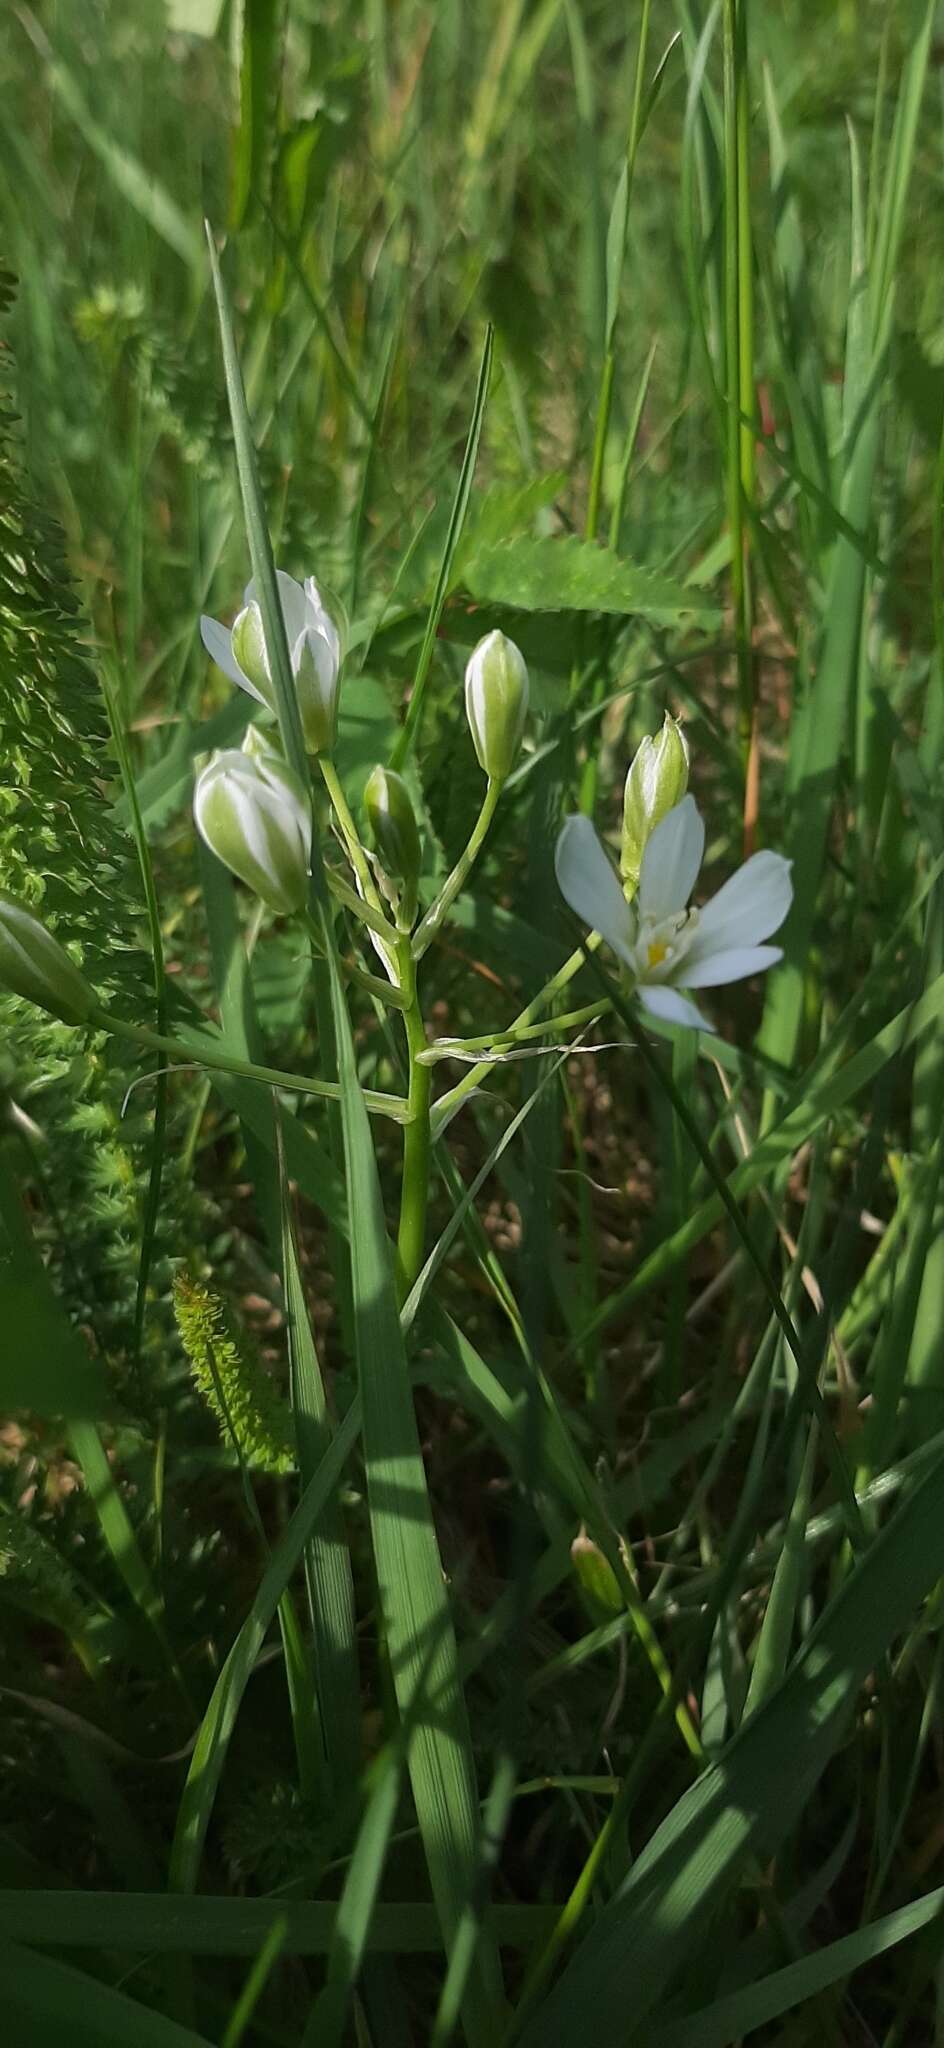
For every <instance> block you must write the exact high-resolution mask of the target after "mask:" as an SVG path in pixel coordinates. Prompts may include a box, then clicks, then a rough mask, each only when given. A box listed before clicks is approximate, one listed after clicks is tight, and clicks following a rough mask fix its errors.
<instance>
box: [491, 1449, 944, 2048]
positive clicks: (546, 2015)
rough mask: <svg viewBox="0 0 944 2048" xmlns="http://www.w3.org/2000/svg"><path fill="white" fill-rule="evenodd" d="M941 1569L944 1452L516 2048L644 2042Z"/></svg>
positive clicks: (690, 1794)
mask: <svg viewBox="0 0 944 2048" xmlns="http://www.w3.org/2000/svg"><path fill="white" fill-rule="evenodd" d="M942 1572H944V1457H941V1458H938V1459H937V1460H936V1461H935V1463H934V1465H933V1467H932V1469H931V1470H930V1472H929V1473H928V1474H927V1476H926V1477H925V1478H924V1479H923V1480H922V1481H921V1483H920V1484H919V1485H918V1486H916V1488H915V1490H914V1492H913V1493H912V1494H911V1495H910V1497H909V1498H908V1499H907V1500H906V1501H905V1502H903V1504H902V1506H901V1507H900V1508H899V1509H898V1511H897V1513H896V1514H895V1516H894V1517H893V1519H892V1520H891V1521H890V1522H889V1523H888V1525H887V1527H886V1528H885V1529H884V1530H883V1531H882V1533H881V1535H880V1536H879V1537H878V1538H877V1539H876V1541H875V1543H874V1544H873V1546H872V1548H871V1549H870V1550H869V1551H867V1552H866V1553H865V1554H864V1556H862V1557H861V1558H860V1559H859V1560H858V1561H857V1563H856V1566H855V1568H854V1570H853V1571H852V1573H851V1575H850V1577H849V1578H848V1579H847V1581H846V1583H845V1585H844V1586H843V1587H842V1589H841V1591H840V1592H839V1593H838V1594H837V1596H836V1598H835V1599H834V1600H833V1601H832V1602H831V1603H830V1605H829V1606H828V1607H827V1608H826V1610H825V1612H824V1614H823V1615H822V1617H821V1619H820V1621H819V1622H818V1624H817V1626H816V1627H815V1628H814V1629H813V1631H812V1633H811V1634H810V1635H809V1637H808V1638H807V1641H806V1643H805V1644H804V1647H803V1649H802V1650H801V1652H800V1654H799V1656H798V1657H797V1658H796V1660H795V1662H794V1664H793V1665H792V1667H791V1669H790V1672H789V1673H788V1675H787V1678H786V1679H785V1680H784V1683H783V1684H782V1685H781V1686H779V1687H778V1689H777V1691H776V1692H775V1693H774V1694H773V1695H772V1696H771V1697H770V1698H769V1699H768V1700H767V1702H766V1704H765V1705H764V1706H762V1707H761V1708H759V1709H758V1711H757V1713H756V1714H754V1715H752V1717H751V1719H750V1720H749V1721H747V1722H746V1723H745V1724H744V1725H743V1726H742V1728H741V1730H740V1731H739V1733H738V1734H737V1735H736V1736H735V1737H734V1740H733V1741H732V1742H731V1743H730V1744H729V1745H728V1747H727V1749H726V1750H725V1752H724V1754H723V1755H722V1756H721V1757H720V1758H719V1760H718V1761H717V1762H716V1763H714V1764H712V1765H711V1766H710V1767H709V1768H708V1770H706V1771H705V1772H704V1773H703V1774H702V1776H701V1777H700V1778H699V1779H698V1780H697V1782H696V1783H695V1784H694V1785H692V1786H691V1787H690V1789H689V1790H688V1791H687V1792H686V1793H685V1794H684V1795H683V1797H682V1798H681V1799H680V1800H679V1801H678V1802H677V1804H676V1805H675V1806H674V1807H673V1809H672V1811H671V1813H670V1814H669V1815H668V1817H667V1819H666V1820H665V1821H663V1823H662V1825H661V1827H659V1828H658V1829H657V1830H656V1833H655V1834H654V1835H653V1837H652V1839H651V1841H650V1842H649V1843H648V1844H647V1846H646V1848H645V1849H644V1850H643V1852H642V1854H641V1856H640V1857H639V1858H638V1860H637V1861H636V1863H635V1864H634V1865H633V1868H632V1870H631V1872H630V1874H629V1876H628V1878H627V1879H626V1880H625V1881H624V1883H623V1884H622V1885H621V1886H620V1888H619V1890H618V1891H617V1892H616V1894H615V1895H614V1897H613V1898H612V1899H611V1900H610V1901H609V1903H608V1905H607V1906H606V1907H605V1908H604V1910H603V1912H602V1913H601V1915H600V1917H599V1919H598V1920H597V1922H596V1925H595V1926H594V1928H593V1930H592V1932H591V1933H590V1934H589V1935H588V1937H587V1939H586V1940H585V1941H584V1942H583V1944H582V1946H581V1947H580V1949H579V1950H578V1951H577V1954H576V1955H575V1957H574V1958H573V1960H572V1962H571V1963H570V1965H569V1967H568V1968H567V1969H566V1970H565V1972H564V1975H563V1977H562V1978H561V1980H560V1982H559V1983H558V1985H557V1986H556V1988H555V1990H554V1991H553V1992H552V1993H551V1996H550V1998H549V1999H548V2000H547V2001H546V2002H545V2004H544V2005H543V2006H542V2007H541V2008H540V2009H539V2011H538V2013H537V2014H536V2015H535V2017H534V2019H533V2021H532V2022H531V2024H530V2025H529V2026H528V2027H527V2028H526V2030H525V2032H524V2034H523V2035H522V2036H521V2048H577V2044H578V2043H582V2042H583V2041H585V2040H586V2038H587V2029H588V2027H591V2028H593V2029H594V2030H595V2031H596V2032H597V2033H598V2034H599V2036H600V2038H602V2039H607V2038H612V2039H614V2040H619V2041H620V2042H627V2043H628V2042H630V2041H636V2040H637V2039H639V2038H640V2029H641V2028H642V2026H643V2025H644V2024H645V2023H646V2022H647V2021H648V2020H649V2018H650V2016H651V2015H652V2013H653V2012H654V2011H655V2010H657V2009H658V2005H659V2001H660V1999H661V1998H662V1996H663V1995H664V1993H665V1992H666V1991H667V1990H668V1989H669V1987H670V1986H671V1984H672V1982H673V1981H674V1980H676V1978H677V1973H678V1971H679V1970H680V1969H681V1968H682V1967H683V1965H684V1962H685V1958H686V1956H687V1955H688V1954H690V1953H691V1951H692V1949H693V1948H694V1946H695V1945H696V1944H697V1942H698V1941H700V1940H701V1939H702V1938H703V1936H704V1934H705V1931H706V1928H707V1926H708V1924H709V1922H710V1921H711V1920H712V1919H713V1918H715V1917H716V1916H717V1913H718V1911H719V1908H720V1907H721V1905H722V1904H723V1902H724V1900H725V1899H726V1898H727V1897H728V1896H729V1894H730V1892H731V1889H732V1887H733V1885H734V1884H735V1883H736V1881H737V1878H738V1876H739V1874H740V1872H741V1871H742V1870H743V1868H744V1866H745V1863H746V1861H747V1859H748V1857H749V1856H751V1855H756V1854H761V1855H763V1856H765V1857H766V1856H770V1855H771V1854H772V1853H773V1852H774V1850H775V1849H776V1847H777V1845H778V1844H779V1843H780V1842H781V1841H782V1840H783V1838H784V1836H785V1835H786V1834H787V1833H788V1831H789V1829H790V1828H791V1827H792V1826H793V1825H794V1824H795V1822H796V1821H797V1820H798V1818H799V1816H800V1814H801V1812H802V1809H803V1805H804V1802H805V1800H806V1799H807V1798H808V1797H809V1794H810V1792H811V1791H812V1789H813V1786H814V1785H815V1783H816V1781H817V1779H818V1778H819V1776H820V1775H821V1773H822V1771H823V1770H824V1769H825V1767H826V1764H827V1763H828V1761H829V1758H830V1756H831V1755H832V1753H833V1751H834V1749H835V1746H836V1743H837V1741H838V1739H839V1736H840V1733H841V1730H842V1726H843V1724H844V1722H845V1721H846V1720H847V1718H848V1716H849V1714H850V1712H851V1710H852V1707H853V1703H854V1701H855V1696H856V1693H857V1691H858V1689H859V1687H860V1686H861V1684H862V1683H863V1681H864V1679H865V1678H866V1676H867V1674H868V1673H869V1671H870V1670H871V1669H872V1666H873V1665H874V1664H875V1662H876V1661H877V1659H878V1658H880V1657H881V1656H882V1655H883V1654H884V1652H885V1651H886V1650H887V1648H888V1646H889V1644H890V1643H891V1642H893V1641H894V1639H895V1637H896V1636H897V1635H898V1634H899V1632H900V1631H901V1629H902V1626H903V1624H904V1622H905V1621H906V1619H907V1618H908V1617H909V1616H910V1615H911V1614H913V1612H914V1610H915V1608H916V1606H917V1605H918V1603H919V1602H920V1601H921V1600H923V1599H924V1598H925V1597H926V1596H927V1594H928V1593H929V1592H930V1591H931V1590H932V1588H933V1587H934V1585H935V1583H936V1581H937V1580H938V1578H939V1577H940V1575H941V1573H942ZM649 2038H651V2036H650V2037H649Z"/></svg>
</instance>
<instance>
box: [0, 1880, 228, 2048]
mask: <svg viewBox="0 0 944 2048" xmlns="http://www.w3.org/2000/svg"><path fill="white" fill-rule="evenodd" d="M63 1896H64V1897H70V1898H71V1896H72V1894H71V1893H66V1894H63ZM103 1939H104V1936H103ZM0 1986H2V1991H3V2009H4V2012H5V2013H6V2016H7V2020H6V2023H7V2026H8V2028H9V2030H10V2031H9V2036H8V2038H9V2039H10V2040H11V2041H21V2042H23V2043H24V2044H25V2043H27V2042H29V2044H30V2048H60V2044H61V2043H62V2042H63V2041H68V2042H69V2044H70V2048H127V2044H128V2042H129V2041H133V2042H134V2044H135V2048H210V2043H209V2042H208V2040H207V2038H206V2035H205V2034H197V2033H194V2031H193V2028H192V2027H182V2026H178V2024H177V2022H176V2020H169V2019H167V2018H166V2017H165V2015H164V2014H163V2013H160V2012H150V2011H149V2010H148V2008H147V2006H145V2005H139V2004H138V2001H137V1999H134V1998H128V1997H126V1995H125V1993H124V1992H123V1991H113V1990H112V1988H111V1986H110V1985H108V1984H101V1983H99V1981H98V1979H97V1978H96V1977H90V1976H89V1975H88V1974H87V1972H86V1971H84V1970H74V1969H73V1968H72V1965H71V1963H60V1962H57V1961H55V1960H54V1958H53V1957H52V1956H37V1955H33V1954H32V1952H31V1951H30V1950H29V1949H27V1948H17V1947H15V1946H14V1944H13V1943H12V1942H7V1941H5V1942H2V1943H0Z"/></svg>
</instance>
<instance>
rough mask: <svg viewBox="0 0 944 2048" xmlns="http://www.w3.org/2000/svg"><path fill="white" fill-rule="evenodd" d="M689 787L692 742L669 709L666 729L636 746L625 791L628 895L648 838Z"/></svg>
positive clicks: (623, 850)
mask: <svg viewBox="0 0 944 2048" xmlns="http://www.w3.org/2000/svg"><path fill="white" fill-rule="evenodd" d="M687 788H688V743H687V741H686V738H685V734H684V733H683V731H682V728H681V726H680V725H679V723H678V721H677V719H674V718H672V717H671V716H670V714H669V712H668V711H667V712H666V714H665V723H664V725H663V727H662V731H661V732H660V733H658V734H657V735H656V737H655V738H654V739H644V740H643V741H642V743H641V745H640V746H639V747H637V749H636V753H635V756H634V759H633V761H632V765H631V767H630V770H629V774H628V775H627V777H626V788H625V791H624V793H623V841H622V845H621V847H620V872H621V874H622V877H623V881H624V883H625V884H626V893H627V895H630V896H634V895H635V893H636V890H637V889H638V887H639V874H640V869H641V867H642V857H643V853H644V852H645V847H646V841H647V839H648V838H649V836H650V834H651V833H652V832H653V831H654V830H655V828H656V826H657V825H658V824H659V822H660V820H661V819H662V818H664V817H665V816H666V813H667V812H668V811H674V809H675V806H676V804H680V803H681V801H682V798H683V796H684V795H685V791H686V790H687Z"/></svg>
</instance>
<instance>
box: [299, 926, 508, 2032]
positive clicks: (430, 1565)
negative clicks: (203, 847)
mask: <svg viewBox="0 0 944 2048" xmlns="http://www.w3.org/2000/svg"><path fill="white" fill-rule="evenodd" d="M331 972H332V992H333V1000H334V1019H335V1034H336V1038H337V1047H338V1072H339V1078H340V1082H341V1107H342V1116H343V1122H344V1152H345V1165H346V1171H347V1186H348V1199H349V1202H350V1205H351V1212H352V1214H353V1215H355V1216H356V1217H357V1219H358V1227H357V1230H356V1231H355V1233H354V1235H353V1239H352V1245H351V1265H352V1278H353V1292H354V1315H355V1326H356V1332H357V1353H358V1373H359V1379H360V1389H361V1400H362V1402H363V1409H364V1455H365V1463H366V1468H367V1494H368V1505H369V1510H370V1522H371V1537H372V1542H373V1548H374V1561H375V1566H376V1572H377V1581H378V1587H379V1593H380V1603H381V1611H382V1615H383V1621H384V1628H385V1633H386V1639H387V1648H388V1653H389V1657H390V1665H391V1670H392V1675H393V1681H394V1686H395V1689H396V1694H397V1701H398V1705H399V1709H400V1714H401V1718H402V1722H403V1726H404V1731H405V1734H406V1737H407V1740H408V1744H409V1748H408V1761H409V1770H410V1778H411V1783H412V1786H413V1797H414V1801H415V1804H416V1812H417V1819H418V1821H419V1824H420V1829H421V1832H422V1836H423V1844H424V1848H425V1851H426V1857H427V1862H428V1866H429V1873H430V1882H431V1885H432V1890H433V1897H434V1900H435V1902H436V1906H437V1909H438V1911H439V1914H440V1917H441V1921H442V1926H443V1933H444V1936H445V1940H446V1944H447V1947H451V1944H452V1941H453V1939H454V1937H455V1933H456V1930H457V1928H458V1926H459V1924H460V1921H461V1918H462V1913H463V1909H464V1906H465V1901H466V1898H467V1896H468V1887H469V1885H470V1883H471V1882H472V1878H473V1875H474V1871H475V1868H476V1864H477V1847H478V1797H477V1790H476V1782H475V1770H474V1764H473V1759H472V1748H471V1740H470V1736H469V1729H468V1723H467V1720H466V1710H465V1701H464V1699H463V1695H462V1686H461V1681H460V1678H459V1665H458V1655H457V1650H456V1640H455V1635H454V1632H453V1623H452V1615H451V1613H450V1610H449V1601H448V1596H447V1593H446V1587H445V1583H444V1580H443V1570H442V1563H441V1561H440V1556H439V1548H438V1544H437V1541H436V1532H435V1528H434V1524H433V1517H432V1511H431V1507H430V1500H429V1493H428V1491H427V1485H426V1473H425V1470H424V1467H423V1458H422V1453H421V1450H420V1443H419V1435H418V1432H417V1426H416V1416H415V1413H414V1409H413V1397H412V1392H411V1388H410V1380H409V1374H408V1371H407V1362H406V1352H405V1349H404V1342H403V1333H402V1331H401V1329H400V1318H399V1313H398V1309H397V1299H396V1291H395V1286H394V1276H393V1266H392V1260H391V1253H390V1246H389V1242H388V1239H387V1232H386V1225H385V1222H384V1213H383V1204H382V1200H381V1194H380V1185H379V1181H378V1177H377V1167H376V1162H375V1159H374V1152H373V1145H372V1142H371V1136H370V1127H369V1124H368V1120H367V1111H366V1107H365V1104H364V1099H363V1095H362V1093H361V1089H360V1085H359V1083H358V1080H357V1071H356V1067H355V1061H354V1046H353V1041H352V1038H351V1027H350V1022H349V1020H348V1015H347V1010H346V1008H345V1005H344V1001H343V998H342V994H341V987H340V977H339V975H338V972H337V968H336V966H335V964H334V962H333V961H332V962H331ZM431 1702H435V1705H431ZM500 1985H501V1977H500V1969H499V1963H498V1955H497V1951H496V1950H495V1948H494V1946H493V1944H492V1943H491V1941H489V1940H487V1941H485V1942H483V1944H482V1947H481V1949H480V1952H479V1958H478V1967H477V1969H476V1971H475V1973H474V1974H473V1977H472V1979H471V1981H470V1984H469V1988H468V1993H467V1997H466V2001H465V2007H464V2013H463V2018H464V2024H465V2027H466V2031H467V2034H468V2037H469V2040H470V2043H472V2044H474V2048H478V2044H482V2048H486V2044H487V2043H488V2042H489V2037H490V2036H491V2035H493V2034H494V2030H495V2027H496V2024H497V2022H498V2017H499V2014H500V2011H501V2003H500V2001H501V1990H500Z"/></svg>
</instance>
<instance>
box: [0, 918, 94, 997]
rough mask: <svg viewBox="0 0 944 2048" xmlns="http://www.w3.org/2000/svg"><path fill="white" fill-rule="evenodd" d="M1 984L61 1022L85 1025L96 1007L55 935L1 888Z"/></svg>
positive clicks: (81, 977) (90, 994)
mask: <svg viewBox="0 0 944 2048" xmlns="http://www.w3.org/2000/svg"><path fill="white" fill-rule="evenodd" d="M0 987H2V988H5V989H9V990H11V991H12V993H13V994H14V995H17V996H25V997H26V1000H27V1002H30V1003H38V1005H39V1007H40V1009H41V1010H50V1011H51V1012H52V1015H53V1016H54V1017H61V1018H62V1020H63V1022H64V1023H65V1024H84V1023H85V1021H86V1018H87V1017H89V1016H91V1013H92V1011H93V1010H94V1009H95V1008H96V1007H97V999H96V996H95V991H94V989H92V988H90V987H89V984H88V982H87V981H86V979H85V976H84V975H83V974H80V973H79V970H78V968H77V967H76V965H75V963H74V961H72V960H70V958H69V955H68V953H67V952H66V951H65V949H64V947H62V946H60V944H59V941H58V939H54V938H53V937H52V936H51V934H50V933H49V932H47V930H46V927H45V925H43V924H40V921H39V918H38V917H35V916H34V915H33V912H32V911H31V910H27V908H26V905H25V904H23V903H17V901H16V899H15V897H13V896H8V895H7V893H6V890H5V889H0Z"/></svg>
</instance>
